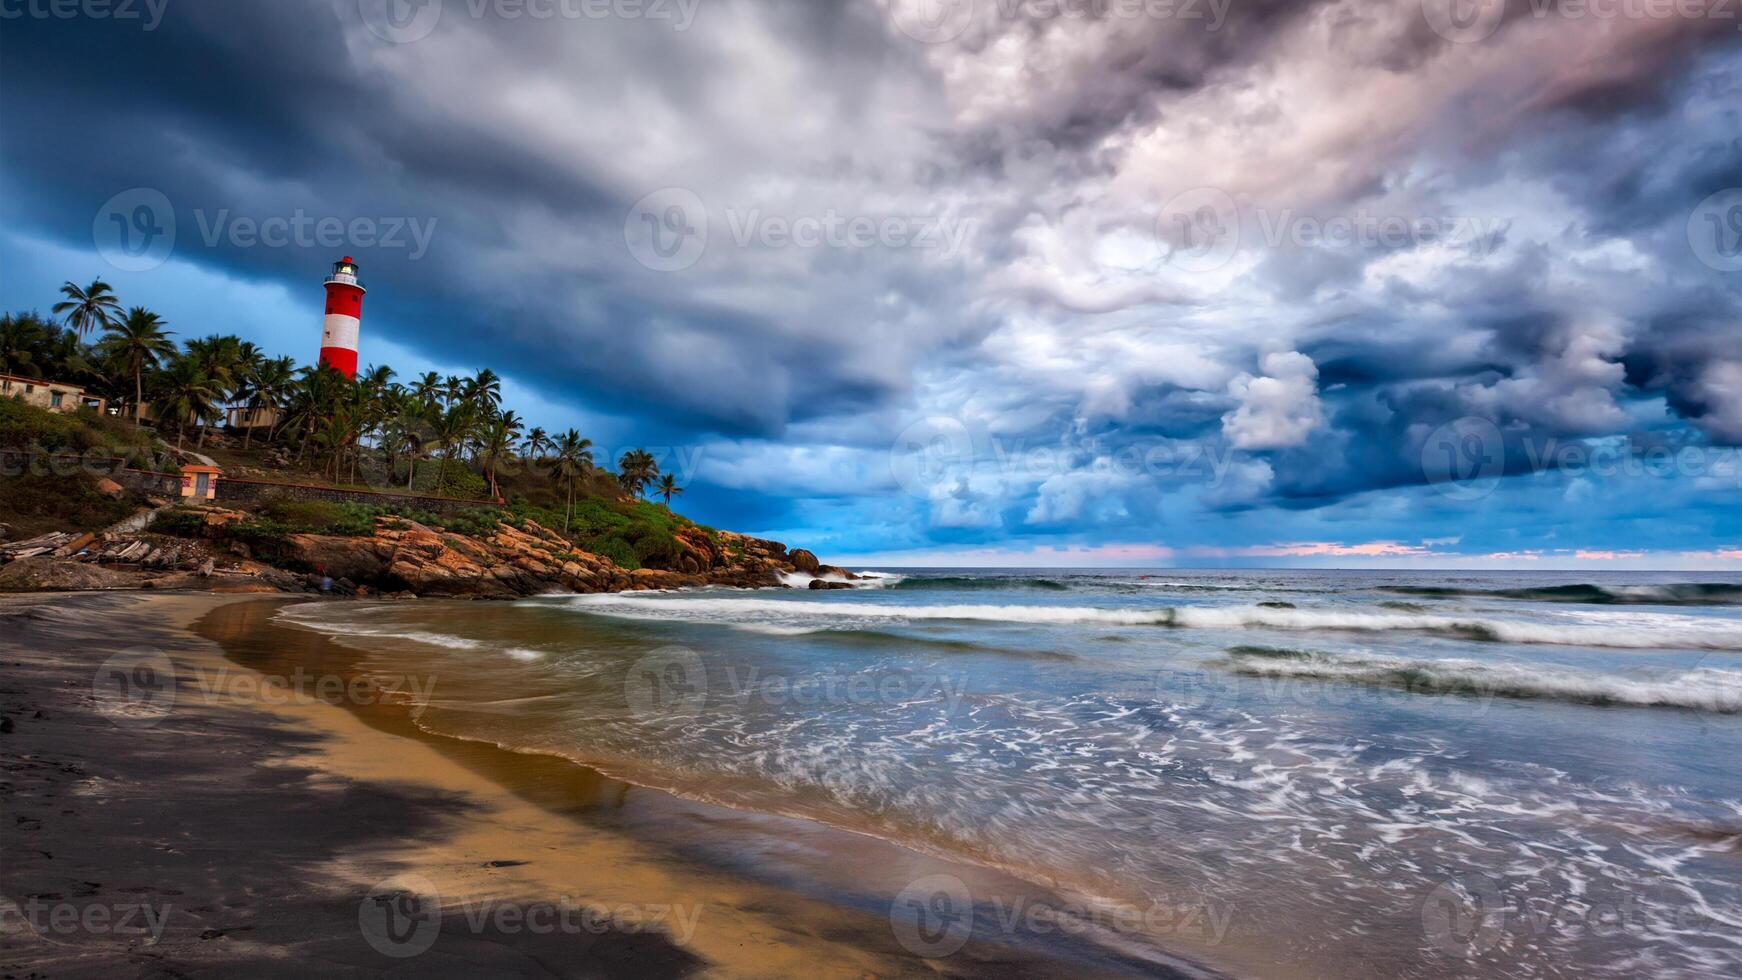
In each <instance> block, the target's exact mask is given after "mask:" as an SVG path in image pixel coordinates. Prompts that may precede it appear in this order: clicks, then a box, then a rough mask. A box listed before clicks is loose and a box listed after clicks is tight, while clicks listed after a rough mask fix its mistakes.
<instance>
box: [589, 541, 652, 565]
mask: <svg viewBox="0 0 1742 980" xmlns="http://www.w3.org/2000/svg"><path fill="white" fill-rule="evenodd" d="M585 547H586V549H587V550H588V551H590V552H592V553H593V554H595V555H599V556H601V557H604V558H609V559H611V560H612V561H614V562H616V563H617V565H618V567H620V568H627V569H629V570H631V571H633V570H635V569H637V568H640V567H641V562H640V560H638V559H637V558H636V557H635V546H634V545H632V544H630V543H629V542H627V541H625V540H623V539H622V538H616V537H598V538H593V539H592V540H590V541H588V542H587V543H586V546H585Z"/></svg>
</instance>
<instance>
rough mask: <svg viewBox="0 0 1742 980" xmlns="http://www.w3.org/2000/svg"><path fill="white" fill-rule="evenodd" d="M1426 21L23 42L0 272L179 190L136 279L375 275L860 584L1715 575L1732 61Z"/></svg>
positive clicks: (701, 2)
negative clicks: (841, 557)
mask: <svg viewBox="0 0 1742 980" xmlns="http://www.w3.org/2000/svg"><path fill="white" fill-rule="evenodd" d="M1447 2H1448V0H1394V2H1361V0H1342V2H1280V0H1278V2H1269V0H1264V2H1260V0H1179V2H1160V0H1155V2H1122V0H1099V2H1090V3H1068V2H1044V0H957V2H955V3H945V4H939V3H935V2H933V0H761V2H750V0H692V2H688V3H679V2H678V0H669V2H664V3H653V2H647V3H641V4H624V3H618V4H584V3H579V2H575V3H562V2H560V0H549V2H541V0H527V2H524V3H521V2H504V0H421V2H417V0H297V2H288V0H287V2H275V3H258V4H256V3H246V4H244V3H225V4H194V3H173V4H171V5H169V6H168V7H166V8H165V9H164V10H163V11H162V17H161V21H160V22H159V23H156V24H155V25H152V26H151V27H150V28H149V29H148V28H147V24H146V23H145V22H143V21H141V20H126V19H118V18H113V17H109V18H96V17H91V16H75V17H71V18H61V17H50V16H42V17H38V16H32V15H30V14H29V12H28V11H29V9H30V8H28V7H27V6H26V5H22V4H20V5H16V6H14V7H7V8H5V9H6V10H7V12H8V13H11V12H18V13H19V16H9V17H8V19H5V20H0V54H3V57H0V127H3V130H4V139H3V140H0V166H3V170H0V195H3V196H4V203H5V216H6V221H5V229H4V233H3V234H4V236H5V239H4V241H3V242H0V249H3V251H0V255H3V256H4V257H5V258H6V260H7V263H6V265H7V266H10V267H11V268H13V269H17V268H19V267H20V266H19V264H18V263H17V262H15V261H13V260H14V258H15V257H17V256H21V255H25V254H28V253H30V252H31V251H32V250H39V249H41V248H43V247H54V248H58V249H65V250H68V251H70V252H73V253H78V254H82V255H87V256H88V257H89V259H88V261H87V262H86V263H85V264H84V265H82V266H80V267H77V268H67V269H65V270H64V272H60V273H58V278H56V279H52V280H50V279H43V280H42V281H36V280H29V281H27V280H26V278H25V277H23V276H20V275H17V274H16V273H14V274H8V273H7V271H6V267H0V298H3V299H4V301H5V303H6V304H7V305H8V306H10V307H13V308H18V307H24V308H28V307H32V306H37V307H46V306H48V305H50V304H51V302H52V294H53V291H54V289H55V287H57V286H58V284H59V278H68V279H86V278H89V277H91V276H93V275H98V274H108V275H109V277H110V278H111V279H112V280H115V281H117V282H118V283H120V284H121V285H122V286H123V287H124V286H125V283H126V281H127V280H126V277H125V276H124V275H120V274H118V273H117V271H116V270H112V269H111V268H110V267H109V266H108V265H106V264H105V262H104V258H103V257H102V255H101V254H100V253H101V248H100V246H101V245H102V241H101V238H102V234H103V232H102V220H101V219H102V214H101V212H102V210H103V209H104V207H105V206H106V202H110V201H111V200H112V199H114V198H115V196H116V195H117V194H120V193H122V192H124V191H128V190H130V189H133V188H150V189H154V190H156V191H159V192H161V193H162V194H163V195H164V197H165V198H167V200H168V201H169V202H171V207H172V208H173V218H174V223H175V226H176V230H177V240H176V246H175V250H174V252H173V254H171V255H170V256H169V257H168V264H167V265H166V266H164V267H163V269H161V270H157V271H155V272H153V271H146V272H142V273H140V275H145V276H150V275H158V276H163V275H167V274H168V273H167V270H169V269H172V268H173V269H179V270H181V273H180V274H184V275H192V276H196V277H197V276H199V275H205V276H209V277H211V279H212V281H213V282H218V281H234V280H240V281H243V282H247V283H255V284H264V285H272V286H282V287H283V288H284V289H286V290H287V291H288V294H289V295H291V296H302V295H303V294H305V293H307V292H308V290H307V288H305V287H307V285H308V284H309V283H310V282H312V281H313V277H314V276H315V275H316V274H318V273H319V272H321V271H324V269H325V267H326V264H327V263H329V262H330V261H332V259H333V258H334V257H336V256H335V254H334V253H335V252H339V253H349V254H354V255H356V256H357V258H358V259H359V261H360V262H361V263H362V264H363V266H364V272H365V277H366V278H367V279H368V280H369V281H370V283H371V292H370V297H369V304H370V306H369V312H368V319H367V323H366V327H365V333H366V336H365V345H364V346H365V349H364V359H365V360H368V359H369V357H370V355H369V350H368V342H369V339H370V337H369V335H371V334H373V335H374V336H377V337H380V338H382V339H384V340H386V341H389V342H391V343H392V344H393V345H395V346H396V347H397V348H399V349H402V350H407V351H413V352H416V353H418V354H420V355H421V356H423V357H426V358H428V359H429V360H430V361H433V362H437V363H442V364H458V365H470V366H474V367H481V366H485V365H489V366H492V367H494V368H495V369H496V370H497V371H499V372H500V373H502V374H504V375H506V376H507V377H508V378H509V379H510V380H511V381H512V382H513V383H514V384H516V385H518V386H520V387H521V388H522V389H524V390H526V391H528V392H532V393H534V394H536V396H538V397H539V398H541V399H543V403H542V404H541V405H539V406H537V410H536V411H535V412H534V413H533V414H534V415H535V416H537V417H541V418H551V419H553V420H554V419H560V418H561V417H563V416H564V413H569V412H572V413H582V414H584V415H586V416H587V417H598V416H611V417H613V418H615V419H618V420H619V424H620V426H621V429H622V432H623V437H624V438H626V439H635V440H638V441H647V442H659V443H662V444H669V445H678V444H682V445H686V446H690V447H695V448H696V449H697V450H698V452H697V459H699V462H698V463H697V465H696V468H695V472H694V474H692V475H693V478H694V480H695V483H696V492H695V493H694V494H692V495H691V496H690V497H689V498H688V500H689V502H690V504H691V505H692V507H694V508H697V509H699V510H700V511H701V513H700V515H699V516H701V517H703V518H704V519H708V520H712V521H715V522H718V523H722V524H731V523H733V522H740V523H739V526H744V527H746V529H748V530H761V531H766V532H768V533H778V534H785V535H787V536H788V537H792V538H796V539H799V540H802V541H805V542H806V543H811V544H815V545H816V546H817V547H819V548H824V549H829V550H831V551H833V552H836V553H842V554H852V553H856V552H859V553H871V552H876V553H890V554H893V553H921V552H924V551H926V550H927V549H934V548H939V547H945V546H948V547H961V546H965V545H973V546H977V547H1007V548H1010V549H1014V550H1021V549H1033V548H1044V547H1050V546H1054V545H1057V546H1073V547H1075V546H1090V547H1093V546H1101V545H1108V546H1111V545H1130V544H1154V543H1157V542H1165V543H1166V544H1167V545H1168V546H1170V547H1176V548H1178V549H1181V552H1182V555H1184V554H1185V553H1186V552H1188V551H1189V549H1191V548H1192V547H1201V548H1203V549H1205V551H1204V553H1206V554H1207V553H1209V550H1210V549H1221V550H1223V551H1226V550H1228V549H1234V550H1238V549H1239V548H1241V547H1248V546H1250V547H1253V548H1258V547H1261V546H1267V545H1271V544H1274V543H1275V542H1276V541H1277V540H1278V535H1279V533H1282V534H1287V535H1288V536H1289V537H1290V538H1291V539H1293V540H1312V541H1372V540H1381V539H1383V540H1405V541H1422V540H1428V539H1433V540H1452V539H1456V540H1459V541H1461V542H1462V543H1461V544H1460V545H1458V548H1459V549H1461V550H1462V551H1467V552H1468V553H1471V554H1475V553H1479V552H1483V551H1494V552H1500V551H1517V550H1519V549H1521V548H1527V547H1538V548H1542V549H1548V550H1552V549H1554V548H1556V547H1563V546H1564V547H1567V548H1572V547H1575V546H1577V547H1592V548H1595V547H1604V548H1618V549H1631V550H1637V549H1638V548H1639V547H1641V546H1644V545H1649V546H1650V547H1654V548H1656V547H1661V548H1664V549H1672V550H1673V549H1683V550H1697V549H1700V548H1704V547H1709V546H1711V545H1712V543H1713V542H1714V540H1716V541H1718V542H1719V543H1722V542H1723V541H1728V542H1730V543H1731V545H1732V546H1733V545H1734V543H1735V541H1736V539H1737V537H1738V535H1739V534H1742V519H1739V518H1738V517H1737V516H1735V515H1736V512H1737V508H1736V507H1735V501H1736V493H1737V492H1738V489H1739V488H1742V482H1739V481H1738V480H1736V479H1731V478H1728V477H1726V476H1725V473H1726V472H1727V471H1726V470H1725V469H1724V464H1723V462H1722V460H1723V459H1724V456H1725V452H1726V451H1727V450H1728V449H1729V448H1730V447H1734V446H1736V445H1738V444H1742V353H1738V352H1739V351H1742V344H1739V343H1738V340H1739V339H1742V268H1738V267H1742V258H1738V257H1737V256H1738V250H1742V191H1738V190H1736V189H1737V188H1742V136H1739V135H1738V134H1742V31H1739V30H1738V27H1739V26H1742V25H1739V24H1738V23H1737V22H1736V21H1735V20H1734V19H1733V18H1728V17H1724V16H1722V9H1721V8H1719V7H1718V6H1717V5H1714V6H1713V7H1712V8H1710V9H1707V8H1697V9H1695V10H1694V11H1692V13H1696V14H1699V15H1698V16H1689V15H1687V14H1688V13H1689V11H1688V10H1687V9H1686V8H1678V9H1680V11H1681V12H1680V13H1679V14H1675V13H1672V14H1669V15H1664V16H1659V15H1656V14H1653V13H1652V12H1651V11H1652V10H1655V9H1656V8H1652V7H1649V5H1639V6H1637V7H1633V6H1627V5H1623V8H1624V9H1625V10H1631V11H1634V13H1633V14H1631V15H1629V14H1625V13H1623V14H1620V15H1617V16H1614V17H1597V16H1593V15H1591V14H1589V12H1588V10H1587V8H1585V7H1582V6H1579V7H1575V6H1572V5H1566V6H1562V5H1558V4H1554V3H1546V4H1530V3H1522V2H1511V3H1507V4H1505V5H1504V7H1503V9H1502V8H1499V7H1495V6H1493V5H1477V8H1478V10H1479V13H1482V14H1485V13H1486V12H1488V11H1493V12H1494V16H1492V17H1486V16H1479V17H1478V18H1477V20H1476V22H1474V23H1473V24H1472V23H1468V22H1464V21H1458V20H1448V19H1447V18H1446V16H1445V14H1446V4H1447ZM1580 11H1585V12H1584V13H1580ZM1727 193H1728V194H1729V196H1726V194H1727ZM273 219H279V220H280V221H283V222H291V221H298V220H306V221H307V222H308V228H309V229H310V230H308V232H307V235H308V236H313V235H315V232H314V230H313V229H315V228H317V227H318V225H319V222H320V221H321V220H322V219H332V220H333V221H334V222H335V223H342V224H343V226H344V228H345V232H344V233H343V234H340V235H338V236H337V240H336V242H333V243H332V244H336V245H337V248H334V247H329V242H326V241H319V242H312V243H311V242H309V241H307V240H298V241H293V242H290V243H288V244H286V245H283V246H277V245H271V244H263V243H262V241H261V240H259V238H258V237H257V236H250V235H247V234H245V233H244V234H241V235H238V234H237V228H238V224H237V223H238V222H241V223H242V224H241V227H242V228H243V229H244V230H245V229H247V228H248V227H249V226H250V224H258V223H264V222H268V221H271V220H273ZM357 219H368V220H369V221H370V222H374V223H375V224H374V225H372V226H371V227H372V228H373V229H374V230H375V231H379V230H380V229H381V228H382V227H385V225H386V223H389V222H393V221H398V222H401V223H403V224H404V225H406V226H407V227H408V228H422V229H425V230H427V232H428V240H427V243H426V244H427V248H426V249H423V250H421V251H420V250H419V249H417V248H416V247H414V246H415V243H411V245H408V246H406V247H386V246H385V245H384V244H383V243H381V242H379V241H378V240H376V238H374V237H372V238H371V239H369V240H366V241H359V240H357V236H355V235H353V234H352V233H351V229H352V228H353V227H354V225H353V223H354V222H355V221H356V220H357ZM94 223H95V225H96V231H95V232H94V230H93V226H94ZM94 234H95V236H96V238H97V239H98V240H96V241H94V240H93V235H94ZM405 237H406V238H407V239H408V240H409V239H410V238H411V235H410V233H409V232H407V234H406V236H405ZM123 294H124V296H125V288H123ZM163 312H164V313H165V315H166V317H168V318H169V319H170V320H171V321H172V323H173V324H174V325H175V326H176V328H177V329H178V330H179V331H180V332H181V333H183V334H197V333H200V332H206V331H208V330H209V331H211V332H218V331H224V332H229V331H240V332H247V331H248V330H250V329H251V328H250V322H249V321H250V319H251V317H253V316H254V314H253V312H252V311H249V310H237V311H235V314H234V319H233V320H231V321H229V322H216V321H215V320H214V321H213V322H210V323H204V322H201V321H202V320H203V319H209V318H211V317H210V310H209V309H208V308H206V307H202V306H199V305H198V303H197V302H195V301H190V305H189V308H188V309H186V310H176V309H167V310H164V311H163ZM313 315H314V314H313V312H312V311H311V312H310V318H311V322H312V317H313ZM275 322H277V321H276V320H275ZM260 329H261V330H262V331H265V329H266V328H264V327H262V328H260ZM251 339H257V340H259V341H261V342H263V343H264V344H265V345H266V346H268V347H270V348H274V349H277V350H281V351H282V352H284V353H292V354H297V355H299V356H304V355H306V352H305V351H304V350H303V349H302V347H304V346H306V338H302V337H299V336H295V335H287V336H280V335H276V334H273V335H270V336H268V335H265V334H264V333H262V334H261V335H259V336H256V337H254V338H251ZM937 419H944V420H949V422H950V425H952V426H954V427H956V428H951V429H950V430H949V433H951V434H952V435H951V438H946V439H945V440H944V443H945V450H946V451H945V453H944V456H943V458H941V459H940V460H937V461H936V462H937V464H938V465H935V466H930V465H928V466H926V467H922V468H921V470H920V471H921V472H924V473H926V474H928V475H927V477H926V482H925V483H924V485H921V486H917V487H916V486H913V485H911V484H912V483H913V482H914V481H913V480H912V479H904V478H903V476H902V473H903V472H904V468H903V464H902V460H901V458H900V457H901V456H902V454H903V453H904V452H908V451H909V450H906V449H904V448H903V446H904V443H903V438H904V436H903V433H906V432H909V431H910V430H912V429H913V427H914V426H915V425H924V424H927V423H926V420H937ZM553 424H554V423H553ZM1472 438H1473V439H1474V440H1475V441H1474V442H1472V441H1471V440H1472ZM951 439H955V442H956V443H960V444H959V445H958V444H955V443H952V441H951ZM935 442H936V440H932V441H929V442H926V443H925V447H926V448H924V449H923V451H925V452H932V451H934V450H935V448H936V446H935V445H934V443H935ZM1445 445H1452V446H1453V447H1454V450H1455V452H1454V455H1453V456H1451V457H1449V458H1447V459H1446V460H1442V459H1441V458H1440V456H1439V455H1437V454H1438V453H1439V451H1440V448H1443V446H1445ZM1570 445H1576V446H1580V447H1583V448H1584V449H1586V450H1595V451H1598V452H1599V453H1601V452H1609V451H1613V452H1616V453H1619V456H1620V457H1621V458H1633V457H1636V456H1639V455H1641V454H1644V453H1647V452H1651V451H1656V450H1659V449H1662V448H1664V447H1673V448H1674V449H1675V450H1676V451H1678V452H1679V451H1682V450H1691V451H1693V452H1696V453H1703V454H1705V455H1704V456H1702V457H1701V459H1702V460H1704V461H1703V462H1700V463H1699V464H1697V465H1693V466H1683V467H1681V468H1680V469H1677V470H1675V471H1673V472H1666V473H1661V474H1659V473H1654V472H1651V471H1640V472H1639V473H1634V472H1633V471H1627V472H1626V473H1622V474H1621V475H1610V476H1604V475H1600V474H1597V473H1595V472H1594V471H1593V470H1592V469H1591V468H1589V467H1588V466H1586V465H1584V464H1583V462H1582V461H1581V459H1580V458H1575V457H1569V456H1568V454H1567V453H1566V451H1565V450H1566V447H1567V446H1570ZM1617 447H1619V448H1617ZM915 451H921V450H915ZM1457 453H1463V454H1464V455H1462V456H1461V457H1460V456H1458V455H1456V454H1457ZM1575 456H1576V454H1575ZM1587 459H1588V457H1587ZM1448 466H1449V467H1451V469H1450V470H1449V471H1448V470H1446V469H1445V467H1448ZM1465 478H1472V479H1474V481H1475V482H1474V483H1466V482H1465ZM1483 480H1487V481H1488V482H1487V483H1482V482H1481V481H1483ZM1599 480H1600V481H1607V482H1606V483H1605V484H1604V487H1605V489H1606V492H1602V493H1593V492H1592V490H1591V487H1592V485H1593V481H1599ZM1473 486H1480V487H1481V489H1482V492H1481V493H1480V494H1470V493H1466V492H1465V491H1466V490H1468V489H1470V488H1471V487H1473ZM1581 495H1582V496H1581ZM750 498H754V499H750ZM1574 499H1579V500H1580V501H1581V502H1580V505H1579V506H1578V507H1576V508H1572V507H1569V506H1568V503H1567V502H1568V501H1570V500H1574ZM1642 500H1649V501H1651V502H1652V504H1653V506H1654V507H1655V508H1657V510H1656V511H1655V513H1656V514H1659V515H1661V516H1662V523H1661V524H1659V523H1658V521H1657V518H1656V517H1653V518H1650V519H1645V518H1642V517H1641V516H1640V512H1641V506H1640V502H1641V501H1642ZM1499 509H1504V510H1505V513H1506V514H1507V515H1510V516H1508V517H1504V518H1503V517H1501V516H1500V515H1499V514H1498V510H1499ZM744 521H748V522H750V523H749V524H744V523H742V522H744ZM1279 526H1281V527H1286V528H1287V529H1288V530H1286V531H1282V532H1279V530H1278V528H1279ZM1668 528H1679V529H1680V530H1666V529H1668ZM1646 536H1652V537H1653V540H1652V541H1650V542H1646V541H1643V540H1642V538H1643V537H1646ZM1186 557H1189V555H1187V556H1186ZM1182 560H1183V559H1182Z"/></svg>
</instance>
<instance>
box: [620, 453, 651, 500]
mask: <svg viewBox="0 0 1742 980" xmlns="http://www.w3.org/2000/svg"><path fill="white" fill-rule="evenodd" d="M658 475H659V462H658V461H657V460H655V459H654V458H653V454H652V453H650V452H648V451H647V450H645V449H631V450H629V451H628V452H626V453H624V454H623V456H622V458H620V459H618V460H617V482H618V483H620V484H622V485H623V489H625V490H627V491H629V492H630V493H632V494H635V495H636V496H640V495H641V491H642V490H644V489H646V487H647V485H648V484H649V483H652V482H653V478H654V477H656V476H658Z"/></svg>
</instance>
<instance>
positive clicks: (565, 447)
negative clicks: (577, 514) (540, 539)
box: [556, 429, 593, 534]
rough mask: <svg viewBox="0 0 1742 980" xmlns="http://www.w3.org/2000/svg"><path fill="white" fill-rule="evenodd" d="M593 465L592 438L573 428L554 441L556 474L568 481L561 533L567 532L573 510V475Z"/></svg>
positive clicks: (578, 474)
mask: <svg viewBox="0 0 1742 980" xmlns="http://www.w3.org/2000/svg"><path fill="white" fill-rule="evenodd" d="M592 465H593V440H591V439H582V438H581V434H580V433H579V432H576V431H575V430H574V429H570V430H569V431H567V432H565V433H563V434H562V435H561V436H559V437H558V438H557V441H556V475H557V476H559V477H562V478H563V479H564V480H566V481H568V487H569V496H568V504H567V506H565V507H564V508H563V533H564V534H567V533H569V518H570V517H571V516H573V514H574V510H575V477H577V476H580V475H581V474H583V473H585V472H587V469H588V468H589V467H591V466H592Z"/></svg>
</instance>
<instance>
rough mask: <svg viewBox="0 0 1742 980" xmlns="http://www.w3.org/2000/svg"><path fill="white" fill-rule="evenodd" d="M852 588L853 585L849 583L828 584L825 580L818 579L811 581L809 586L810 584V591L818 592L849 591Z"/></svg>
mask: <svg viewBox="0 0 1742 980" xmlns="http://www.w3.org/2000/svg"><path fill="white" fill-rule="evenodd" d="M852 587H853V585H852V583H850V582H830V581H828V580H827V579H820V578H813V579H811V584H810V588H811V590H812V591H819V590H823V589H850V588H852Z"/></svg>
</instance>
